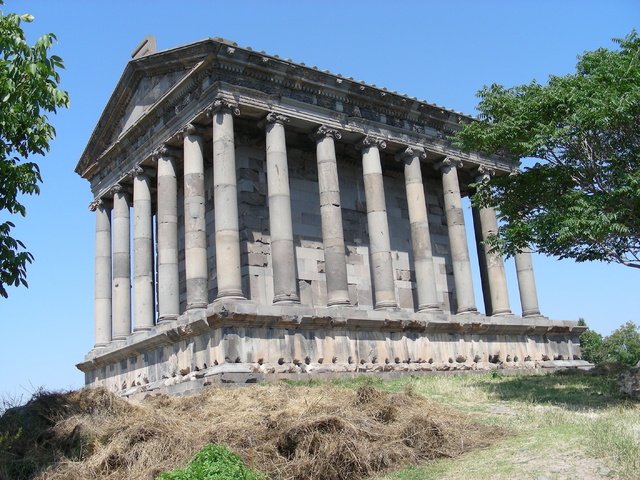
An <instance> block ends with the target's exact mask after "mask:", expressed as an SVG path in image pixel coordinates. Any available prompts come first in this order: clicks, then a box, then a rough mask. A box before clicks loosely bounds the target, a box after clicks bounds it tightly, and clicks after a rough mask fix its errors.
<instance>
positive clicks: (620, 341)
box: [602, 322, 640, 367]
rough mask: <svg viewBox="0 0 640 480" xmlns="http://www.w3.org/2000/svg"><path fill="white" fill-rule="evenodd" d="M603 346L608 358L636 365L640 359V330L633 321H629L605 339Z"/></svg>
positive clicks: (624, 363)
mask: <svg viewBox="0 0 640 480" xmlns="http://www.w3.org/2000/svg"><path fill="white" fill-rule="evenodd" d="M602 347H603V349H604V351H605V352H606V359H607V360H610V361H613V362H618V363H622V364H623V365H628V366H630V367H631V366H634V365H635V364H636V363H638V361H640V330H639V329H638V326H637V325H636V324H635V323H633V322H627V323H625V324H624V325H622V326H621V327H620V328H618V329H616V330H614V331H613V333H611V335H609V336H608V337H606V338H605V339H604V341H603V342H602Z"/></svg>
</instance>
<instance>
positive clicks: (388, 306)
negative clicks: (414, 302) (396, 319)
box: [374, 302, 398, 310]
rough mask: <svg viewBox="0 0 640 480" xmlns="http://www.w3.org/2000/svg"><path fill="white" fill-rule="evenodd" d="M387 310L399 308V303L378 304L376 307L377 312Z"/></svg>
mask: <svg viewBox="0 0 640 480" xmlns="http://www.w3.org/2000/svg"><path fill="white" fill-rule="evenodd" d="M386 308H398V303H397V302H377V303H376V306H375V307H374V309H375V310H384V309H386Z"/></svg>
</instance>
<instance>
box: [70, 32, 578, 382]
mask: <svg viewBox="0 0 640 480" xmlns="http://www.w3.org/2000/svg"><path fill="white" fill-rule="evenodd" d="M472 121H474V119H473V118H471V117H469V116H467V115H464V114H461V113H459V112H454V111H451V110H448V109H445V108H443V107H439V106H437V105H434V104H430V103H426V102H423V101H418V100H417V99H415V98H410V97H407V96H404V95H401V94H398V93H396V92H391V91H388V90H386V89H384V88H378V87H376V86H374V85H368V84H365V83H363V82H359V81H355V80H353V79H351V78H344V77H342V76H340V75H334V74H332V73H329V72H326V71H321V70H318V69H317V68H315V67H307V66H305V65H304V64H301V63H295V62H293V61H291V60H285V59H282V58H279V57H278V56H274V55H268V54H265V53H264V52H256V51H253V50H252V49H250V48H241V47H239V46H238V45H237V44H235V43H233V42H230V41H228V40H225V39H220V38H213V39H207V40H203V41H199V42H196V43H192V44H189V45H185V46H181V47H178V48H173V49H170V50H166V51H161V52H156V51H155V40H153V39H147V41H146V43H144V44H143V45H141V47H139V48H138V49H136V51H135V52H134V56H133V58H132V59H131V61H129V63H128V64H127V66H126V68H125V70H124V73H123V75H122V77H121V79H120V81H119V82H118V85H117V86H116V89H115V91H114V92H113V94H112V96H111V99H110V100H109V102H108V104H107V106H106V108H105V110H104V112H103V114H102V116H101V118H100V120H99V122H98V125H97V126H96V128H95V130H94V132H93V134H92V136H91V139H90V140H89V143H88V145H87V147H86V149H85V151H84V153H83V154H82V157H81V159H80V161H79V163H78V165H77V167H76V172H77V173H78V174H79V175H81V176H82V177H83V178H85V179H87V180H88V181H89V182H90V184H91V191H92V193H93V196H94V201H93V202H92V203H91V205H90V209H91V211H93V212H94V214H95V221H96V253H95V312H94V322H95V346H94V347H93V349H92V350H91V351H90V352H89V353H88V354H87V356H86V358H85V360H84V361H83V362H82V363H80V364H78V368H79V369H80V370H82V371H83V372H84V373H85V380H86V384H87V385H89V386H104V387H106V388H108V389H110V390H112V391H114V392H118V393H121V394H132V393H134V392H142V391H153V390H159V391H169V392H171V391H174V392H179V391H185V390H187V389H190V388H195V387H197V386H201V385H206V384H208V383H211V382H215V381H225V378H227V379H231V378H235V379H245V380H246V381H251V380H252V379H256V378H257V377H259V376H267V377H268V376H269V375H277V374H281V373H300V374H322V373H332V372H360V371H362V372H371V371H396V370H397V371H429V370H456V369H460V370H463V369H466V370H468V369H488V368H495V366H496V365H497V364H502V365H503V366H507V367H510V368H543V367H558V366H581V365H583V364H585V363H586V362H583V361H581V360H580V350H579V342H578V337H579V334H580V333H581V332H582V331H583V330H584V327H580V326H578V324H577V322H575V321H563V320H551V319H549V318H547V317H545V316H543V315H542V314H541V313H540V309H539V306H538V296H537V293H536V283H535V278H534V272H533V268H532V262H531V255H530V253H529V252H522V253H520V254H519V255H517V256H516V257H515V263H516V271H517V279H518V286H519V293H520V299H521V305H519V306H512V305H510V304H509V295H508V291H507V281H506V276H505V267H504V262H503V259H502V258H501V257H500V256H499V255H496V254H494V253H492V252H490V251H489V250H488V248H487V247H486V246H485V245H484V243H483V240H484V239H486V238H487V236H488V235H491V234H492V233H493V232H496V231H497V228H498V222H497V218H496V213H495V211H494V210H493V209H491V208H483V209H474V211H473V220H474V222H473V223H474V225H473V226H472V227H470V226H468V225H465V220H464V216H463V210H462V203H461V201H462V200H461V199H462V197H463V196H466V195H469V194H470V193H472V190H471V189H472V185H473V184H474V183H476V182H478V181H491V177H492V176H499V175H508V174H510V173H511V172H513V171H514V170H516V168H517V165H516V164H515V163H514V161H513V160H512V159H510V158H503V157H496V156H490V157H489V156H484V155H481V154H479V153H465V152H462V151H460V150H459V149H457V148H455V147H454V146H453V145H452V144H451V141H450V140H449V138H450V135H451V134H452V133H453V132H455V131H456V130H457V129H458V128H459V127H460V125H461V124H464V123H467V122H472ZM468 228H473V229H474V230H475V239H476V242H475V243H476V245H472V246H471V247H473V248H477V249H478V258H479V263H480V265H479V271H480V276H481V279H482V282H481V285H476V286H474V285H473V280H472V273H471V272H472V265H471V261H470V256H469V248H470V245H469V244H468V240H467V238H468V237H467V229H468ZM474 288H482V293H483V298H484V313H482V312H481V311H480V309H479V308H478V307H479V306H478V305H476V301H475V294H474ZM229 381H230V380H229Z"/></svg>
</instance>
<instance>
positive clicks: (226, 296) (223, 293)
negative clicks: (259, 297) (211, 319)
mask: <svg viewBox="0 0 640 480" xmlns="http://www.w3.org/2000/svg"><path fill="white" fill-rule="evenodd" d="M246 299H247V298H246V297H245V296H244V294H243V293H242V290H236V289H233V290H220V291H219V292H218V295H217V296H216V300H246Z"/></svg>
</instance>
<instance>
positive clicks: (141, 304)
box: [133, 169, 155, 331]
mask: <svg viewBox="0 0 640 480" xmlns="http://www.w3.org/2000/svg"><path fill="white" fill-rule="evenodd" d="M149 183H150V180H149V177H148V176H147V175H145V174H144V173H143V172H142V169H140V171H138V172H136V175H135V177H134V179H133V266H134V268H133V277H134V281H133V288H134V317H133V318H134V322H135V330H136V331H139V330H149V329H150V328H151V327H153V325H154V320H155V311H154V310H155V308H154V307H155V298H154V281H153V234H152V231H153V218H152V212H151V188H150V184H149Z"/></svg>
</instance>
